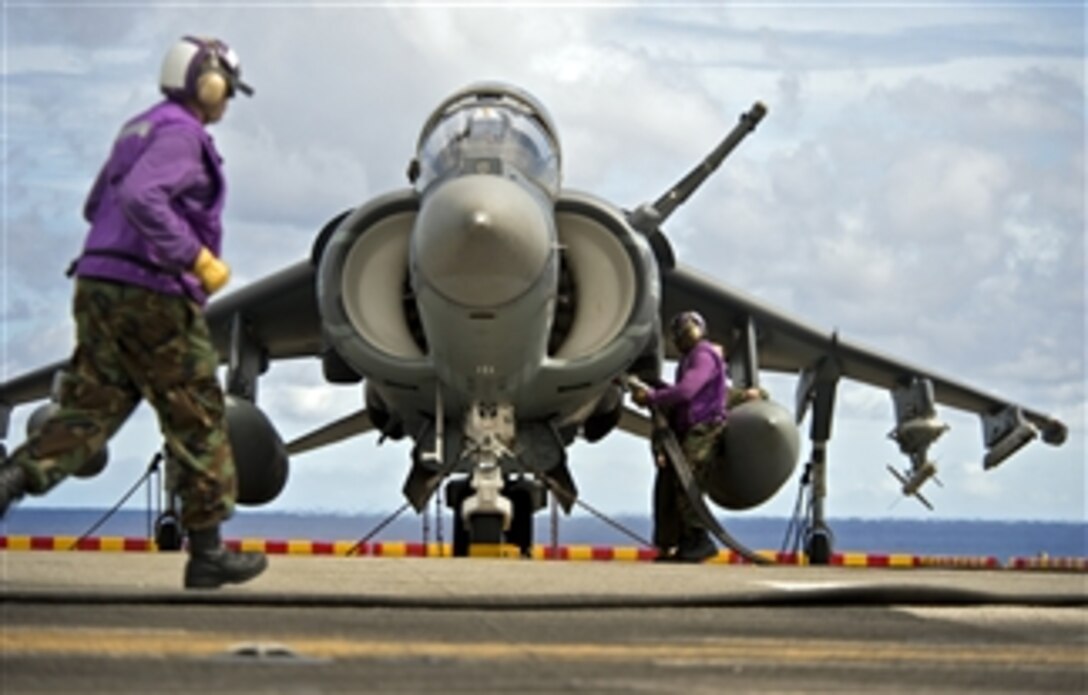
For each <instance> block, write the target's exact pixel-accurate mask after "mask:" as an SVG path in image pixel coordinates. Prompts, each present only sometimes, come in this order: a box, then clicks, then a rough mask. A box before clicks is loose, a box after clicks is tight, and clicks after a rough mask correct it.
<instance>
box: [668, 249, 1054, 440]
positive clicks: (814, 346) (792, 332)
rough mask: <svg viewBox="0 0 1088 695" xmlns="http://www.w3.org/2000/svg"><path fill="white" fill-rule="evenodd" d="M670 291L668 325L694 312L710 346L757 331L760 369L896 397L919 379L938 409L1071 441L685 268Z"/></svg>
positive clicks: (983, 396) (989, 399) (674, 274)
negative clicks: (813, 374)
mask: <svg viewBox="0 0 1088 695" xmlns="http://www.w3.org/2000/svg"><path fill="white" fill-rule="evenodd" d="M662 285H663V295H664V297H663V300H662V305H661V306H662V317H663V318H662V320H663V323H665V324H666V325H667V321H668V319H669V318H670V317H672V316H674V315H675V314H676V313H677V312H680V311H684V310H692V309H693V310H695V311H698V312H699V313H701V314H702V315H703V316H705V317H707V322H708V323H709V324H710V325H709V329H710V338H711V339H712V340H714V341H716V342H719V343H721V344H723V345H733V344H735V342H736V334H735V333H734V331H735V330H736V329H743V328H744V327H745V326H747V325H749V324H751V325H753V326H754V328H755V333H756V346H757V355H758V360H759V362H758V364H759V368H760V369H770V370H773V371H781V372H805V371H806V370H808V371H812V370H815V369H816V368H817V367H818V366H819V365H820V363H821V362H822V361H824V360H826V359H830V360H833V362H834V364H835V366H836V367H837V369H838V373H839V375H840V376H842V377H846V378H849V379H853V380H855V381H859V382H862V383H865V384H869V385H872V386H877V387H881V388H886V389H889V390H891V389H893V388H896V387H898V386H903V385H904V384H906V383H908V382H909V381H910V380H911V379H915V378H920V379H928V380H930V381H931V383H932V385H933V392H934V400H935V401H936V402H938V403H942V404H945V405H948V406H951V407H953V408H958V409H961V410H965V411H968V412H974V413H978V414H980V415H982V416H987V417H994V416H996V415H997V414H999V413H1002V412H1005V411H1008V410H1010V409H1018V410H1019V412H1020V414H1021V415H1022V416H1023V417H1024V418H1025V419H1026V420H1028V421H1029V422H1031V423H1032V424H1033V425H1035V426H1036V427H1038V428H1039V429H1040V430H1041V431H1042V433H1043V439H1044V440H1045V441H1047V442H1048V443H1050V444H1060V443H1061V442H1062V441H1064V439H1065V434H1066V428H1065V425H1064V424H1062V423H1061V422H1059V421H1058V420H1056V419H1055V418H1053V417H1051V416H1049V415H1047V414H1045V413H1042V412H1039V411H1038V410H1032V409H1030V408H1025V407H1022V406H1019V405H1017V404H1015V403H1011V402H1009V401H1008V400H1005V399H1003V398H999V397H997V396H994V395H991V394H988V393H985V392H983V391H980V390H978V389H976V388H974V387H972V386H968V385H966V384H963V383H960V382H958V381H955V380H953V379H949V378H947V377H944V376H941V375H939V374H936V373H934V372H933V371H931V370H929V369H924V368H921V367H918V366H916V365H912V364H909V363H907V362H904V361H902V360H899V359H897V358H895V357H892V356H889V355H885V354H883V353H880V352H878V351H876V350H872V349H870V348H866V347H863V346H861V345H859V344H857V343H853V342H850V341H847V340H843V339H841V338H840V337H839V336H838V334H837V333H835V332H827V331H825V330H821V329H819V328H816V327H814V326H811V325H809V324H807V323H805V322H803V321H801V320H799V319H797V318H795V317H792V316H790V315H788V314H786V313H784V312H782V311H779V310H778V309H775V308H773V307H771V306H769V305H767V304H765V303H763V302H761V301H760V300H758V299H756V298H754V297H752V296H750V295H748V294H745V293H743V292H741V291H739V290H737V289H734V288H731V287H728V286H726V285H724V284H722V283H720V282H718V281H715V280H711V279H710V278H708V277H706V276H704V275H702V274H700V273H698V272H697V271H695V270H693V269H691V268H687V267H684V266H682V265H677V266H675V267H673V268H670V269H667V270H664V271H663V272H662Z"/></svg>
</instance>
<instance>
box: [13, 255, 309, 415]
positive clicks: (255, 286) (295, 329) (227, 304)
mask: <svg viewBox="0 0 1088 695" xmlns="http://www.w3.org/2000/svg"><path fill="white" fill-rule="evenodd" d="M205 316H206V317H207V320H208V327H209V329H210V330H211V333H212V340H213V342H214V343H215V347H216V349H217V350H218V351H219V358H220V361H222V362H229V361H230V358H231V355H230V353H231V344H232V335H234V334H235V331H236V327H237V328H238V329H240V330H241V332H242V334H243V336H244V338H245V341H246V342H247V343H248V344H249V345H252V346H253V347H254V348H255V349H256V350H258V351H259V353H260V354H261V356H262V357H263V358H266V359H282V358H288V357H302V356H307V355H317V354H320V352H321V319H320V316H319V315H318V310H317V299H316V296H315V289H314V268H313V264H312V263H311V262H310V261H309V260H308V259H307V260H305V261H300V262H298V263H296V264H295V265H292V266H289V267H287V268H285V269H283V270H281V271H278V272H276V273H274V274H272V275H269V276H266V277H264V278H262V279H260V280H257V281H256V282H253V283H251V284H249V285H246V286H245V287H242V288H240V289H239V290H237V291H235V292H231V293H229V294H227V295H225V296H224V297H223V298H222V299H220V300H217V301H215V302H213V303H211V304H210V305H209V306H208V309H207V311H206V313H205ZM67 364H68V360H67V359H63V360H59V361H57V362H54V363H52V364H48V365H46V366H44V367H40V368H38V369H35V370H34V371H31V372H27V373H26V374H23V375H20V376H18V377H16V378H13V379H11V380H10V381H7V382H5V383H3V384H0V406H3V407H4V408H8V409H10V408H12V407H14V406H16V405H19V404H21V403H28V402H31V401H36V400H40V399H43V398H45V397H47V396H48V395H49V392H50V390H51V388H52V384H53V375H54V374H55V373H56V372H57V371H58V370H60V369H63V368H64V367H65V366H66V365H67Z"/></svg>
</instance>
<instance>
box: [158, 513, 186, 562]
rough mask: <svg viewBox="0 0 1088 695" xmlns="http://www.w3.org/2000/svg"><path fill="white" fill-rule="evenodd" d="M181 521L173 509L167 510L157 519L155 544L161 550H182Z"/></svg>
mask: <svg viewBox="0 0 1088 695" xmlns="http://www.w3.org/2000/svg"><path fill="white" fill-rule="evenodd" d="M183 535H184V534H183V533H182V530H181V521H180V520H179V519H178V515H177V514H176V513H174V512H172V511H166V512H163V513H162V514H160V515H159V518H158V519H156V520H155V545H156V546H158V548H159V550H160V551H169V552H176V551H178V550H181V539H182V536H183Z"/></svg>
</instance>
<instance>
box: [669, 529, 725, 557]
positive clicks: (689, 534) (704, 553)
mask: <svg viewBox="0 0 1088 695" xmlns="http://www.w3.org/2000/svg"><path fill="white" fill-rule="evenodd" d="M717 554H718V546H716V545H714V541H712V540H710V534H709V533H707V531H706V529H704V528H686V529H684V533H683V535H682V536H681V537H680V549H679V550H678V551H677V552H676V561H677V562H702V561H703V560H709V559H710V558H712V557H714V556H715V555H717Z"/></svg>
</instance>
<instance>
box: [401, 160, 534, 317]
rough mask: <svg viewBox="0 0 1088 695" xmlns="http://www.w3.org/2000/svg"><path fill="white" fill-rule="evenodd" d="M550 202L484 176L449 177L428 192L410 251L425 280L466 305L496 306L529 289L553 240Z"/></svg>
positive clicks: (448, 296) (524, 190) (501, 180)
mask: <svg viewBox="0 0 1088 695" xmlns="http://www.w3.org/2000/svg"><path fill="white" fill-rule="evenodd" d="M554 236H555V235H554V222H553V218H552V214H551V209H550V208H548V207H546V206H545V204H544V202H542V201H541V200H539V199H538V198H536V197H535V196H533V195H532V194H531V193H529V191H527V190H526V189H525V188H524V187H522V186H521V185H519V184H517V183H515V182H514V181H510V180H508V179H505V178H502V177H500V176H491V175H469V176H462V177H458V178H455V179H451V180H449V181H446V182H445V183H442V184H441V185H439V186H438V187H437V188H436V189H435V190H433V191H430V192H428V193H427V194H426V195H425V197H424V199H423V204H422V206H421V207H420V211H419V215H418V216H417V217H416V223H415V228H414V230H413V232H412V247H411V253H412V257H413V261H414V263H415V266H416V269H417V270H418V272H419V273H420V276H421V278H422V279H423V280H424V282H426V283H428V284H430V285H431V286H432V287H434V288H435V289H436V290H438V291H439V292H440V293H442V294H443V295H445V296H446V297H447V298H449V299H451V300H453V301H455V302H457V303H458V304H463V305H465V306H473V307H485V306H498V305H499V304H503V303H505V302H508V301H510V300H512V299H514V298H516V297H518V296H520V295H521V294H522V293H523V292H525V291H526V290H528V289H529V288H530V287H531V286H532V285H533V283H534V282H536V280H537V278H538V277H540V274H541V273H542V272H543V271H544V268H545V266H546V265H547V262H548V257H549V254H550V253H551V251H552V247H553V238H554Z"/></svg>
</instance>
